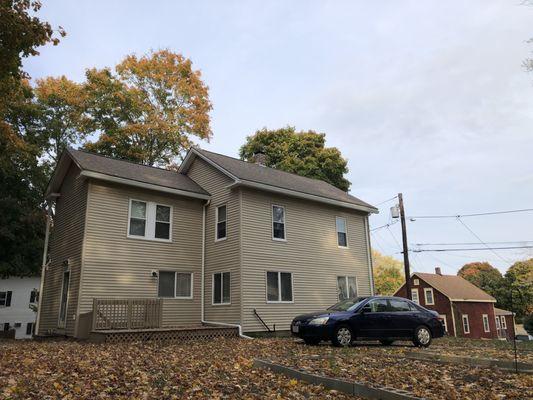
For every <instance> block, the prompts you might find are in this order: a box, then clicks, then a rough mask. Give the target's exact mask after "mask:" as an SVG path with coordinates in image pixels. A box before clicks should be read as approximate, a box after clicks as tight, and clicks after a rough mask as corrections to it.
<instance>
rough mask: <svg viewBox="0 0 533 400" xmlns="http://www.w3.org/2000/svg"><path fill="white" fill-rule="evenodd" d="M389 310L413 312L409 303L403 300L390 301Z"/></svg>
mask: <svg viewBox="0 0 533 400" xmlns="http://www.w3.org/2000/svg"><path fill="white" fill-rule="evenodd" d="M389 309H390V311H391V312H404V311H409V312H410V311H411V307H409V303H408V302H406V301H403V300H396V299H390V300H389Z"/></svg>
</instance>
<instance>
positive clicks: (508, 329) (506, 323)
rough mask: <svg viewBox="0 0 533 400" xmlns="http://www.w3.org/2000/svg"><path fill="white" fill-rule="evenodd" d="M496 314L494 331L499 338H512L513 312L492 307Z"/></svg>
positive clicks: (513, 333)
mask: <svg viewBox="0 0 533 400" xmlns="http://www.w3.org/2000/svg"><path fill="white" fill-rule="evenodd" d="M494 314H495V316H496V332H497V333H498V338H499V339H507V340H512V339H513V338H514V335H515V329H516V328H515V319H514V313H512V312H511V311H507V310H502V309H501V308H496V307H494Z"/></svg>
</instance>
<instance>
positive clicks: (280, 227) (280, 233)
mask: <svg viewBox="0 0 533 400" xmlns="http://www.w3.org/2000/svg"><path fill="white" fill-rule="evenodd" d="M274 237H275V238H276V239H285V224H281V223H279V222H274Z"/></svg>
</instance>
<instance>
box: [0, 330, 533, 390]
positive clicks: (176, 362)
mask: <svg viewBox="0 0 533 400" xmlns="http://www.w3.org/2000/svg"><path fill="white" fill-rule="evenodd" d="M435 343H437V342H435ZM402 349H403V350H402ZM412 349H413V348H412V347H406V346H398V347H392V348H384V347H378V346H365V345H363V346H354V347H351V348H347V349H338V348H334V347H331V346H329V345H325V344H323V345H321V346H306V345H304V344H303V343H301V342H297V341H294V340H292V339H255V340H244V339H237V338H219V339H216V340H211V341H195V342H185V343H180V344H167V345H157V344H155V343H149V342H148V343H146V342H145V343H121V344H89V343H79V342H75V341H46V342H22V341H5V342H0V355H1V357H0V398H6V399H28V398H30V399H34V398H38V399H56V398H61V399H105V398H119V399H126V398H128V399H187V398H190V399H192V398H194V399H197V398H206V399H234V398H242V399H262V398H275V399H278V398H279V399H307V398H316V399H328V398H335V399H339V398H340V399H342V398H348V397H347V396H344V395H343V394H341V393H337V392H332V391H328V390H325V389H322V388H321V387H319V386H314V385H308V384H305V383H303V382H300V381H296V380H293V379H288V378H286V377H284V376H280V375H276V374H273V373H271V372H269V371H265V370H260V369H254V368H253V366H252V362H253V360H254V358H262V359H266V360H271V361H274V362H278V363H280V364H284V365H288V366H292V367H298V368H303V369H306V370H308V371H311V372H314V373H319V374H323V375H328V376H333V377H338V378H347V379H352V380H357V381H362V382H367V383H369V384H375V385H386V386H391V387H395V388H401V389H406V390H410V391H413V392H414V393H415V394H417V395H419V396H424V397H427V398H429V399H526V398H528V397H527V396H528V393H529V392H528V390H530V389H531V387H533V377H532V376H531V375H525V374H520V375H515V374H512V373H508V372H503V371H499V370H495V369H488V368H483V369H481V368H472V367H467V366H460V365H439V364H434V363H429V362H421V361H407V360H405V359H401V358H398V354H400V355H401V352H402V351H405V350H412ZM389 352H392V353H394V354H392V353H389ZM394 355H396V357H394ZM351 398H353V397H351Z"/></svg>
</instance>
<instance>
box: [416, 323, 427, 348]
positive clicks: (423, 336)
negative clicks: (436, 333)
mask: <svg viewBox="0 0 533 400" xmlns="http://www.w3.org/2000/svg"><path fill="white" fill-rule="evenodd" d="M413 344H414V345H415V346H417V347H428V346H429V345H430V344H431V330H430V329H429V328H428V327H427V326H425V325H421V326H419V327H418V328H416V329H415V334H414V337H413Z"/></svg>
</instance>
